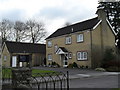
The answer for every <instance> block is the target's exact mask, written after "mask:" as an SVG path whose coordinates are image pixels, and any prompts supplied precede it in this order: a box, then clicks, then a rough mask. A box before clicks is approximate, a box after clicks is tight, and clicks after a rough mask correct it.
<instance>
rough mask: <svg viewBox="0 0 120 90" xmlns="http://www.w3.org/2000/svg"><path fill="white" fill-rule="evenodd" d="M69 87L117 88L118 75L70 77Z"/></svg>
mask: <svg viewBox="0 0 120 90" xmlns="http://www.w3.org/2000/svg"><path fill="white" fill-rule="evenodd" d="M70 88H118V75H114V76H99V77H90V78H80V79H71V80H70Z"/></svg>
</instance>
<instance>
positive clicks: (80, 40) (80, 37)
mask: <svg viewBox="0 0 120 90" xmlns="http://www.w3.org/2000/svg"><path fill="white" fill-rule="evenodd" d="M83 38H84V37H83V34H78V35H77V42H83V41H84V40H83Z"/></svg>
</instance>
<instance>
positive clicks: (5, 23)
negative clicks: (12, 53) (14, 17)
mask: <svg viewBox="0 0 120 90" xmlns="http://www.w3.org/2000/svg"><path fill="white" fill-rule="evenodd" d="M12 27H13V23H12V22H11V21H9V20H7V19H3V20H2V21H1V22H0V32H1V38H2V41H3V42H4V41H6V40H10V39H11V36H10V35H11V33H12V32H11V30H12Z"/></svg>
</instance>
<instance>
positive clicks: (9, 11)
mask: <svg viewBox="0 0 120 90" xmlns="http://www.w3.org/2000/svg"><path fill="white" fill-rule="evenodd" d="M97 6H98V0H0V20H2V19H4V18H5V19H10V20H12V21H15V20H21V21H25V20H28V19H36V20H40V21H42V22H44V23H45V26H46V30H47V32H48V34H49V35H50V34H51V33H53V32H54V31H55V30H56V29H58V28H61V27H62V26H63V25H64V24H65V22H70V23H76V22H80V21H83V20H86V19H89V18H93V17H95V16H96V15H95V12H96V10H97Z"/></svg>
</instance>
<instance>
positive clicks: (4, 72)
mask: <svg viewBox="0 0 120 90" xmlns="http://www.w3.org/2000/svg"><path fill="white" fill-rule="evenodd" d="M45 73H57V72H55V71H49V70H40V69H32V76H34V77H37V76H40V74H41V75H45ZM46 75H47V74H46ZM11 77H12V69H11V68H4V69H2V78H11Z"/></svg>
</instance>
